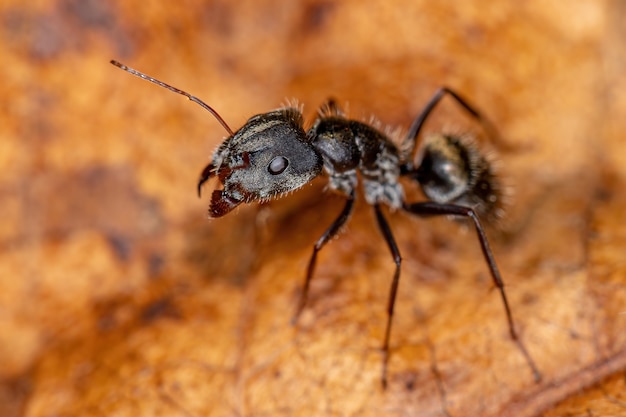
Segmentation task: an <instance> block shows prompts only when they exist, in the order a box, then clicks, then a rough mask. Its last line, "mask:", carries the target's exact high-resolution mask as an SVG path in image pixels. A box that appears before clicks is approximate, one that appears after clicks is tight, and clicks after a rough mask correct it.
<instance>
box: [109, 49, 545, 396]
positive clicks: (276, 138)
mask: <svg viewBox="0 0 626 417" xmlns="http://www.w3.org/2000/svg"><path fill="white" fill-rule="evenodd" d="M111 63H112V64H113V65H115V66H117V67H119V68H121V69H123V70H125V71H127V72H129V73H131V74H133V75H136V76H138V77H141V78H143V79H145V80H147V81H150V82H153V83H155V84H157V85H160V86H161V87H164V88H167V89H168V90H171V91H173V92H175V93H178V94H182V95H184V96H186V97H187V98H188V99H190V100H191V101H194V102H196V103H198V104H199V105H201V106H202V107H203V108H205V109H206V110H208V111H209V112H210V113H211V114H213V116H215V118H216V119H217V120H218V121H219V122H220V124H221V125H222V126H223V127H224V128H225V129H226V131H227V132H228V134H229V137H228V138H226V140H224V142H222V144H221V145H220V146H219V147H218V148H217V150H216V151H215V153H214V154H213V158H212V161H211V162H210V163H209V164H208V165H207V166H206V167H205V168H204V170H203V171H202V173H201V175H200V179H199V181H198V185H197V187H198V188H197V191H198V195H200V191H201V188H202V185H203V184H204V183H205V182H207V181H208V180H209V179H210V178H211V177H214V176H215V177H217V178H218V180H219V182H220V184H221V185H222V189H216V190H214V191H213V193H212V195H211V203H210V208H209V216H210V217H221V216H224V215H225V214H227V213H229V212H231V211H232V210H233V209H234V208H235V207H237V206H238V205H240V204H242V203H251V202H253V201H266V200H270V199H273V198H278V197H281V196H282V195H284V194H286V193H288V192H291V191H294V190H296V189H298V188H300V187H302V186H303V185H305V184H307V183H309V182H310V181H312V180H313V179H314V178H316V177H318V176H319V175H322V174H324V175H326V176H327V177H328V181H329V186H330V188H331V189H333V190H335V191H337V192H339V193H341V194H343V195H344V196H345V197H346V199H347V201H346V204H345V206H344V208H343V210H342V211H341V213H340V214H339V216H338V217H337V218H336V219H335V220H334V221H333V223H332V224H331V225H330V227H328V229H327V230H326V231H325V232H324V234H322V236H321V237H320V238H319V239H318V240H317V242H316V243H315V245H314V246H313V253H312V255H311V258H310V260H309V264H308V268H307V272H306V277H305V280H304V286H303V290H302V295H301V297H300V302H299V304H298V306H297V309H296V313H295V315H294V319H293V321H294V322H295V321H296V320H297V318H298V317H299V315H300V313H301V312H302V310H303V309H304V306H305V304H306V300H307V295H308V291H309V284H310V282H311V278H312V276H313V272H314V270H315V264H316V259H317V254H318V252H319V251H320V250H321V249H322V248H323V247H324V246H325V245H326V243H328V242H329V241H330V240H331V239H332V238H333V237H334V236H336V235H337V233H338V232H339V230H340V229H341V227H342V226H343V225H344V224H345V223H346V222H347V221H348V219H349V217H350V214H351V213H352V210H353V207H354V201H355V190H356V187H357V184H358V182H359V177H360V180H361V183H362V188H363V193H364V196H365V200H366V201H367V203H368V204H370V205H371V206H372V207H373V208H374V213H375V216H376V220H377V222H378V227H379V229H380V231H381V232H382V234H383V236H384V238H385V241H386V242H387V246H388V247H389V250H390V251H391V255H392V257H393V260H394V262H395V264H396V268H395V272H394V275H393V280H392V283H391V289H390V293H389V299H388V304H387V326H386V331H385V338H384V341H383V346H382V351H383V370H382V383H383V386H386V383H387V363H388V357H389V338H390V334H391V324H392V318H393V312H394V305H395V300H396V291H397V288H398V282H399V279H400V265H401V263H402V258H401V256H400V251H399V250H398V247H397V245H396V241H395V239H394V237H393V234H392V232H391V228H390V227H389V224H388V223H387V220H386V219H385V216H384V215H383V212H382V206H383V205H386V206H389V207H391V208H392V209H397V210H404V211H406V212H408V213H411V214H414V215H416V216H420V217H429V216H441V215H443V216H458V217H463V218H467V219H469V220H471V222H472V223H473V225H474V227H475V229H476V233H477V235H478V240H479V242H480V246H481V249H482V252H483V255H484V258H485V261H486V263H487V265H488V267H489V272H490V274H491V277H492V279H493V282H494V284H495V286H496V287H497V288H498V290H499V292H500V296H501V298H502V303H503V304H504V310H505V312H506V318H507V323H508V327H509V332H510V335H511V338H512V339H513V340H514V341H515V343H516V344H517V346H518V348H519V349H520V351H521V352H522V354H523V355H524V357H525V359H526V361H527V363H528V364H529V366H530V368H531V370H532V372H533V375H534V377H535V380H539V379H540V373H539V371H538V370H537V368H536V366H535V364H534V362H533V360H532V358H531V357H530V356H529V354H528V353H527V351H526V349H525V347H524V345H523V344H522V342H521V340H520V339H519V337H518V335H517V333H516V331H515V326H514V323H513V316H512V314H511V309H510V307H509V302H508V300H507V297H506V293H505V291H504V284H503V281H502V278H501V276H500V272H499V270H498V267H497V265H496V261H495V259H494V256H493V254H492V251H491V248H490V246H489V242H488V241H487V236H486V234H485V231H484V229H483V226H482V224H481V221H480V219H479V215H480V216H483V217H490V216H493V215H494V213H496V212H497V211H498V210H500V197H501V196H500V192H499V191H500V190H499V189H498V187H497V181H496V178H495V176H494V174H493V172H492V169H491V165H490V164H489V162H488V161H487V159H486V158H484V157H483V156H482V155H481V154H480V153H479V152H478V151H477V150H476V149H475V147H473V146H470V145H468V144H467V143H466V142H465V141H463V140H461V138H459V137H457V136H453V135H436V136H432V137H430V138H429V139H428V140H427V141H426V142H425V143H424V144H423V146H422V149H421V158H419V163H418V164H415V163H414V159H415V154H416V153H417V150H416V148H417V146H416V143H417V138H418V135H419V133H420V130H421V128H422V126H423V124H424V122H425V120H426V119H427V118H428V116H429V115H430V113H431V112H432V110H433V109H434V107H435V106H436V105H437V103H439V101H440V100H441V99H442V98H443V97H444V96H445V95H448V96H450V97H451V98H453V99H454V100H455V101H456V102H457V103H459V104H460V106H461V107H463V108H464V109H465V110H466V111H467V112H469V114H471V115H472V116H473V117H474V118H475V119H477V120H478V121H479V122H481V123H483V125H485V126H488V125H487V124H486V120H485V119H484V118H483V117H482V116H481V115H480V114H479V113H478V112H477V111H476V110H475V109H474V108H473V107H472V106H470V105H469V104H468V102H467V101H465V100H463V99H462V98H461V97H460V96H459V95H458V94H456V93H455V92H454V91H452V90H450V89H448V88H441V89H439V90H438V91H437V92H436V94H435V95H434V96H433V97H432V98H431V100H430V101H429V102H428V104H427V105H426V107H425V108H424V110H422V112H421V114H420V115H419V116H418V117H417V118H416V119H415V121H414V122H413V124H412V125H411V127H410V129H409V132H408V134H407V136H406V138H405V139H404V142H403V143H402V146H401V147H398V146H396V145H395V144H394V143H393V142H392V141H391V140H390V139H389V138H388V137H387V136H386V135H385V134H384V133H382V132H381V131H380V130H379V129H377V128H375V127H374V126H372V125H371V124H368V123H364V122H361V121H358V120H352V119H348V118H347V117H346V116H345V115H344V113H343V112H342V111H341V109H340V108H339V107H338V105H337V104H336V102H335V101H334V100H332V99H331V100H329V101H328V102H327V103H326V104H325V105H324V106H322V107H321V109H320V111H319V114H318V117H317V118H316V120H315V121H314V123H313V125H312V126H311V127H310V128H309V129H308V131H307V130H305V129H304V121H303V116H302V113H301V111H300V110H299V109H297V108H295V107H284V108H280V109H278V110H273V111H270V112H268V113H263V114H259V115H256V116H253V117H251V118H250V119H249V120H248V121H247V122H246V123H245V124H244V125H243V126H242V127H241V128H239V129H238V130H237V131H235V132H233V131H232V130H231V129H230V127H228V125H227V124H226V122H225V121H224V120H223V119H222V118H221V117H220V116H219V114H218V113H217V112H216V111H215V110H213V108H211V107H210V106H208V105H207V104H205V103H204V102H202V101H201V100H199V99H198V98H196V97H194V96H192V95H190V94H188V93H186V92H184V91H181V90H179V89H177V88H175V87H172V86H170V85H168V84H165V83H163V82H161V81H159V80H156V79H154V78H152V77H149V76H147V75H145V74H142V73H140V72H138V71H136V70H134V69H132V68H129V67H127V66H125V65H123V64H120V63H118V62H116V61H111ZM400 177H408V178H410V179H413V180H415V181H416V182H417V183H418V184H419V185H420V187H421V188H422V191H423V192H424V194H425V195H426V196H427V197H428V198H429V199H430V201H424V202H417V203H408V202H406V201H405V198H404V189H403V186H402V184H401V183H400V181H399V180H400Z"/></svg>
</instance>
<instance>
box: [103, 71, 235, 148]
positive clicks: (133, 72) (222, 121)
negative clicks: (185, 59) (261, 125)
mask: <svg viewBox="0 0 626 417" xmlns="http://www.w3.org/2000/svg"><path fill="white" fill-rule="evenodd" d="M111 64H113V65H115V66H116V67H118V68H120V69H123V70H124V71H126V72H129V73H131V74H133V75H136V76H137V77H139V78H143V79H144V80H146V81H150V82H151V83H154V84H156V85H158V86H161V87H163V88H167V89H168V90H170V91H173V92H175V93H178V94H182V95H183V96H185V97H187V98H188V99H189V100H191V101H193V102H194V103H196V104H199V105H200V106H202V107H203V108H204V109H205V110H207V111H208V112H209V113H211V114H212V115H213V116H214V117H215V118H216V119H217V121H218V122H220V124H221V125H222V126H223V127H224V129H226V131H227V132H228V134H230V135H231V136H232V135H233V131H232V129H231V128H230V127H228V124H226V122H225V121H224V119H222V116H220V115H219V114H218V113H217V112H216V111H215V110H213V107H211V106H209V105H208V104H206V103H205V102H204V101H202V100H200V99H199V98H198V97H195V96H192V95H191V94H189V93H187V92H185V91H183V90H179V89H178V88H176V87H172V86H171V85H169V84H166V83H164V82H163V81H159V80H157V79H156V78H153V77H150V76H149V75H146V74H144V73H142V72H139V71H137V70H135V69H132V68H130V67H127V66H126V65H124V64H122V63H120V62H117V61H115V60H113V59H112V60H111Z"/></svg>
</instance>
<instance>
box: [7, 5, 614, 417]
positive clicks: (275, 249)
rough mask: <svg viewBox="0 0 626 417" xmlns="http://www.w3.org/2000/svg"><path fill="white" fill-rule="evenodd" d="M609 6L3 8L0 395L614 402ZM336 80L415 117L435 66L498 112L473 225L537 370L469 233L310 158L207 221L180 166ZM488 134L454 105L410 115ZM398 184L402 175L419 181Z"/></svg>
mask: <svg viewBox="0 0 626 417" xmlns="http://www.w3.org/2000/svg"><path fill="white" fill-rule="evenodd" d="M625 11H626V10H624V5H623V4H622V2H619V1H617V0H613V1H610V0H605V1H597V0H593V1H592V0H584V1H578V2H575V3H572V2H568V3H564V2H542V1H538V0H537V1H526V2H517V3H513V2H505V1H496V2H491V3H489V5H487V4H486V3H485V2H478V1H471V2H426V1H411V2H409V1H388V2H375V1H359V2H357V1H353V0H348V1H344V2H336V1H314V0H308V1H303V2H278V1H263V2H253V1H240V2H236V3H234V2H227V1H210V2H205V3H204V4H200V2H191V1H185V2H177V3H171V2H168V3H167V4H166V3H163V4H162V5H158V4H153V3H150V4H139V3H128V2H127V3H123V2H121V1H115V2H104V1H97V0H89V1H79V0H57V1H54V2H30V3H29V4H28V5H24V4H22V3H20V2H18V1H13V0H7V1H5V2H4V3H2V5H0V22H1V23H2V24H1V25H0V30H1V32H0V36H1V39H2V44H3V46H4V48H2V49H1V50H0V56H1V57H2V60H3V77H2V78H3V82H2V84H1V85H0V88H1V89H2V90H1V91H2V95H3V97H5V100H4V105H3V112H2V114H1V115H0V117H2V126H3V129H2V135H3V137H2V139H1V140H0V163H1V166H2V167H3V169H2V176H1V177H0V195H2V197H3V198H2V201H3V204H2V205H1V206H0V218H2V220H3V221H2V222H0V245H1V248H2V251H1V252H0V313H1V314H0V358H1V359H0V362H1V363H2V366H0V378H2V381H3V383H2V385H0V403H1V405H0V414H1V415H6V416H21V415H24V416H33V417H35V416H48V415H66V416H74V415H119V416H123V415H132V416H136V415H159V414H161V415H185V416H200V415H210V416H260V415H272V416H280V415H289V416H298V415H302V416H310V415H320V416H331V415H332V416H335V415H337V416H338V415H342V416H348V415H349V416H352V415H359V416H379V415H386V416H409V415H410V416H421V415H431V416H432V415H446V416H478V415H481V416H539V415H546V416H553V415H554V416H556V415H585V416H590V415H626V397H625V396H624V394H623V391H624V373H625V371H626V350H625V347H626V331H625V330H626V278H625V276H626V275H625V272H626V262H625V261H624V259H625V258H624V256H623V255H622V253H623V248H624V247H625V246H626V226H624V225H625V224H626V222H625V221H624V220H626V219H624V216H625V215H624V212H625V210H624V209H625V208H626V198H625V197H624V196H623V193H622V192H621V191H622V190H623V189H624V187H625V185H626V169H625V167H626V160H625V159H626V152H624V150H623V144H622V142H623V141H622V132H624V131H626V125H625V123H624V117H623V115H624V114H626V98H625V97H626V95H624V94H622V92H623V91H625V90H626V77H625V76H624V74H626V71H625V68H624V66H625V63H626V53H625V52H624V51H626V48H625V46H626V45H625V44H624V43H625V39H626V36H625V35H626V34H625V33H624V27H623V24H622V19H621V16H623V14H624V12H625ZM110 59H118V60H120V61H122V62H124V63H126V64H128V65H130V66H132V67H135V68H137V69H139V70H142V71H145V72H148V73H150V74H151V75H154V76H156V77H158V78H160V79H162V80H165V81H167V82H170V83H172V84H173V85H176V86H177V87H180V88H183V89H185V90H187V91H189V92H191V93H193V94H195V95H197V96H199V97H201V98H202V99H204V100H205V101H207V102H208V103H211V105H213V106H214V107H215V108H216V109H218V111H219V112H220V113H221V115H222V116H223V117H224V118H225V119H226V120H227V121H228V123H229V124H230V125H231V126H232V127H236V126H238V125H240V124H241V123H243V121H245V120H246V118H247V117H249V116H251V115H253V114H255V113H259V112H264V111H267V110H270V109H272V108H274V107H276V106H277V105H278V104H279V103H281V102H284V100H285V98H286V97H287V98H290V97H296V98H297V99H298V100H299V101H300V102H301V103H303V104H304V105H305V113H306V114H308V115H313V113H314V111H315V108H316V106H318V105H319V104H321V103H322V102H323V101H324V99H325V98H326V97H327V96H330V95H332V96H334V97H337V98H338V99H339V100H340V101H344V100H345V101H347V102H349V104H350V106H349V107H350V110H351V114H352V115H353V116H355V117H364V118H368V117H369V116H370V115H371V114H373V115H376V117H377V118H378V119H380V120H381V121H383V122H384V123H386V124H389V125H392V126H396V125H398V126H402V127H407V126H408V125H409V124H410V123H411V121H412V118H413V117H415V115H416V114H418V113H419V111H420V109H421V108H422V106H423V105H424V104H425V103H426V101H427V100H428V99H429V98H430V96H431V95H432V94H433V93H434V92H435V90H436V89H437V87H439V86H441V85H448V86H451V87H453V88H454V89H456V90H457V91H459V92H461V93H462V94H463V95H464V96H465V97H467V98H469V99H470V100H471V101H472V102H473V103H475V104H477V105H478V107H480V109H481V110H482V111H483V112H484V113H485V114H486V115H488V117H489V118H490V119H491V120H492V121H493V122H494V124H495V125H496V126H497V128H498V130H499V132H500V133H501V136H502V138H503V140H504V142H505V145H503V144H502V143H500V144H493V146H492V147H494V148H496V149H499V150H500V153H499V155H498V156H499V159H500V162H501V171H502V173H503V176H504V177H505V180H506V182H507V183H509V184H511V185H512V186H513V187H514V190H515V193H514V195H513V196H512V199H511V205H510V207H509V214H508V217H507V218H506V219H505V221H504V222H503V223H502V225H501V228H502V230H501V231H497V230H495V229H494V230H490V231H489V233H490V237H491V240H492V245H493V247H494V251H495V254H496V257H497V260H498V262H499V265H500V267H501V269H502V271H503V275H504V279H505V281H506V284H507V293H508V295H509V297H510V302H511V306H512V309H513V314H514V316H515V319H516V321H517V324H518V326H519V329H520V331H521V335H522V339H523V341H524V343H525V344H526V346H527V348H528V350H529V352H530V354H531V355H532V356H533V358H534V359H535V361H536V362H537V365H538V367H539V369H540V370H541V372H542V374H543V380H542V381H541V382H540V383H535V382H534V381H533V378H532V374H531V372H530V370H529V368H528V367H527V366H526V363H525V362H524V358H523V357H522V355H521V354H520V352H519V350H517V349H516V346H515V344H514V343H512V342H511V340H510V338H509V337H508V330H507V327H506V321H505V316H504V313H503V309H502V305H501V302H500V299H499V296H498V295H497V292H496V291H493V289H492V288H491V287H492V283H491V280H490V278H489V275H488V274H487V270H486V266H485V264H484V261H483V259H482V257H481V253H480V249H479V247H478V244H477V241H476V238H475V236H474V234H473V231H472V230H470V229H468V230H465V229H464V228H463V227H462V226H461V225H459V224H456V223H454V222H448V221H447V220H445V219H434V220H433V219H429V220H423V219H413V218H409V217H408V216H406V215H403V214H401V213H394V214H390V216H389V218H390V221H391V224H392V227H393V230H394V233H395V235H396V238H397V240H398V244H399V247H400V250H401V252H402V254H403V258H404V263H403V266H402V281H401V284H400V291H399V295H398V301H397V305H396V315H395V319H394V327H393V333H392V340H391V342H392V353H391V359H390V368H389V378H390V384H389V387H388V389H387V390H386V391H383V390H382V388H381V385H380V375H381V353H380V345H381V342H382V337H383V331H384V325H385V319H386V316H385V314H386V313H385V305H386V300H387V292H388V290H389V285H390V280H391V275H392V272H393V262H392V260H391V258H390V256H389V253H388V250H387V248H386V246H385V244H384V242H383V240H382V238H381V237H380V235H379V232H378V231H377V230H376V227H375V224H374V218H373V216H372V213H371V212H370V211H371V210H369V207H367V205H366V204H365V203H364V201H359V204H358V207H357V210H356V213H355V215H354V217H353V218H352V219H351V221H350V223H349V226H348V227H347V230H346V231H345V233H344V234H342V235H341V236H340V238H339V239H336V240H335V241H333V242H332V243H331V244H330V245H329V246H328V247H327V248H325V250H324V251H323V252H322V253H321V255H320V259H319V263H318V268H317V271H316V275H315V277H314V280H313V284H312V292H311V297H310V300H309V303H308V305H307V308H306V310H305V312H304V314H303V316H302V317H301V320H300V322H299V324H298V326H296V327H293V326H291V325H290V324H289V320H290V318H291V316H292V314H293V312H294V309H295V306H296V301H297V297H298V294H299V291H300V286H301V284H302V280H303V275H304V268H305V266H306V262H307V260H308V257H309V256H310V251H311V246H312V243H313V242H314V241H315V240H316V239H317V238H318V237H319V235H320V234H321V233H322V232H323V231H324V229H325V228H326V227H327V225H329V224H330V222H331V221H332V219H333V218H334V216H336V215H337V213H338V211H339V210H340V209H341V204H342V202H341V199H340V198H338V197H335V196H332V195H330V194H328V193H325V192H324V190H323V187H324V180H323V179H321V180H319V181H316V182H315V184H314V185H313V186H312V187H305V189H304V190H302V191H300V192H298V193H296V194H294V195H292V196H290V197H289V198H286V199H284V200H280V201H275V202H272V203H271V204H268V205H264V206H261V207H255V206H250V207H245V208H241V209H239V210H238V211H237V212H236V213H234V214H231V215H229V216H226V217H224V218H222V219H218V220H206V218H205V215H206V206H207V202H206V199H203V200H198V199H197V198H196V197H195V189H194V187H195V181H196V180H197V176H198V173H199V172H200V169H201V168H202V167H203V166H204V165H205V164H206V162H207V161H208V159H209V157H210V154H211V152H212V150H213V149H214V147H215V146H217V144H219V143H220V141H221V140H222V138H223V136H224V134H225V133H224V132H223V131H222V130H221V127H220V126H219V124H218V123H216V122H215V120H213V119H212V118H211V117H210V115H208V114H206V113H204V112H202V111H201V110H200V109H199V108H198V107H197V106H194V105H192V104H188V103H186V102H185V101H184V100H182V99H180V98H179V97H177V96H175V95H173V94H171V93H169V92H167V91H165V90H162V89H158V88H156V87H155V86H152V85H149V84H148V83H145V82H142V81H140V80H138V79H135V78H132V77H130V76H129V75H127V74H125V73H123V72H121V71H119V70H118V69H116V68H114V67H112V66H111V65H109V64H108V61H109V60H110ZM442 128H444V129H452V130H453V131H468V130H469V131H472V132H478V133H480V128H479V127H478V126H475V124H474V123H473V122H472V121H471V120H470V119H468V118H467V117H466V116H465V115H464V114H463V112H462V111H460V110H459V109H458V108H457V107H456V106H455V105H454V103H452V102H448V101H447V100H446V101H444V102H443V103H442V105H441V107H440V108H439V109H438V110H437V115H436V116H435V117H434V118H433V119H432V121H431V122H429V124H428V126H427V129H428V130H437V129H442ZM414 194H415V196H416V198H417V195H418V194H416V193H414Z"/></svg>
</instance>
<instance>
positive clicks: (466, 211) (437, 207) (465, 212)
mask: <svg viewBox="0 0 626 417" xmlns="http://www.w3.org/2000/svg"><path fill="white" fill-rule="evenodd" d="M402 208H403V209H404V210H405V211H407V212H409V213H411V214H415V215H417V216H420V217H430V216H450V215H452V216H463V217H467V218H470V219H471V220H472V222H473V223H474V228H475V229H476V233H477V236H478V241H479V242H480V247H481V249H482V252H483V256H484V258H485V262H486V263H487V266H488V267H489V272H490V274H491V278H492V279H493V283H494V285H495V286H496V287H497V288H498V291H499V292H500V297H501V298H502V303H503V304H504V310H505V312H506V318H507V323H508V325H509V333H510V335H511V339H513V341H514V342H515V344H516V345H517V347H518V349H519V350H520V351H521V353H522V355H523V356H524V358H525V359H526V362H527V363H528V366H529V367H530V369H531V371H532V373H533V377H534V379H535V381H540V380H541V373H540V372H539V370H538V369H537V366H536V365H535V362H534V361H533V359H532V358H531V356H530V354H529V353H528V351H527V350H526V347H525V346H524V344H523V343H522V341H521V340H520V338H519V336H518V334H517V332H516V330H515V325H514V322H513V315H512V313H511V307H510V306H509V301H508V298H507V296H506V292H505V291H504V281H503V280H502V276H501V275H500V270H499V269H498V265H497V264H496V260H495V258H494V256H493V252H492V251H491V247H490V245H489V241H488V240H487V235H486V233H485V230H484V228H483V226H482V224H481V222H480V219H479V218H478V216H477V215H476V213H475V212H474V210H473V209H471V208H469V207H464V206H458V205H455V204H441V203H435V202H430V201H425V202H420V203H404V204H403V206H402Z"/></svg>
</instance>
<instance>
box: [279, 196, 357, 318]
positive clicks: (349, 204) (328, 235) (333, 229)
mask: <svg viewBox="0 0 626 417" xmlns="http://www.w3.org/2000/svg"><path fill="white" fill-rule="evenodd" d="M354 200H355V197H354V191H352V193H351V194H350V196H349V197H348V200H347V201H346V205H345V206H344V208H343V210H342V211H341V213H340V214H339V216H338V217H337V218H336V219H335V220H334V221H333V223H332V224H331V225H330V227H329V228H328V229H326V231H325V232H324V234H323V235H322V236H321V237H320V238H319V239H318V240H317V242H315V245H313V253H312V254H311V259H310V260H309V266H308V267H307V270H306V277H305V279H304V286H303V287H302V294H301V295H300V302H299V303H298V308H297V309H296V312H295V314H294V315H293V318H292V319H291V322H292V324H295V323H296V322H297V321H298V317H300V314H301V313H302V310H304V306H305V305H306V300H307V297H308V294H309V285H310V283H311V278H312V277H313V272H314V271H315V264H316V261H317V253H318V252H319V251H320V250H321V249H322V248H323V247H324V246H325V245H326V243H328V241H330V239H332V238H333V237H335V236H336V235H337V233H339V230H341V227H342V226H343V225H344V224H345V223H346V221H348V219H349V218H350V214H351V213H352V209H353V207H354Z"/></svg>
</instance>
